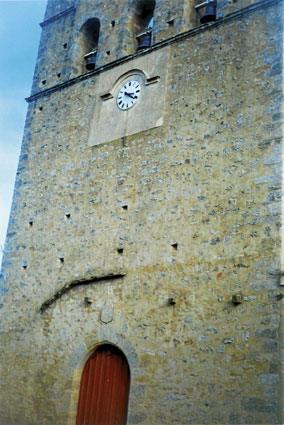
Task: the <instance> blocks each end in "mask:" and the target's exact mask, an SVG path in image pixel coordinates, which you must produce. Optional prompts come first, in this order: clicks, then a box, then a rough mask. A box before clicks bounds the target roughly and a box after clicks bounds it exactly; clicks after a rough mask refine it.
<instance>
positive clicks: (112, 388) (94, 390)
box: [76, 344, 130, 425]
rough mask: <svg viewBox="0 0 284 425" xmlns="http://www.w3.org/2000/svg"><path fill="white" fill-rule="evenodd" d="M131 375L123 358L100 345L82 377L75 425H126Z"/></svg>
mask: <svg viewBox="0 0 284 425" xmlns="http://www.w3.org/2000/svg"><path fill="white" fill-rule="evenodd" d="M129 385H130V372H129V366H128V363H127V360H126V358H125V356H124V354H123V353H122V352H121V351H120V350H119V349H118V348H116V347H114V346H112V345H108V344H105V345H101V346H100V347H99V348H98V349H97V350H96V351H95V352H94V353H93V354H92V355H91V357H90V358H89V359H88V361H87V363H86V365H85V367H84V370H83V374H82V379H81V386H80V394H79V402H78V412H77V420H76V425H125V424H126V420H127V407H128V395H129Z"/></svg>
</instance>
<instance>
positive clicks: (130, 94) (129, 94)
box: [124, 92, 135, 99]
mask: <svg viewBox="0 0 284 425" xmlns="http://www.w3.org/2000/svg"><path fill="white" fill-rule="evenodd" d="M124 94H125V96H128V97H131V99H135V97H134V93H127V92H124Z"/></svg>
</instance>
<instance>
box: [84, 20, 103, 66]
mask: <svg viewBox="0 0 284 425" xmlns="http://www.w3.org/2000/svg"><path fill="white" fill-rule="evenodd" d="M80 32H81V46H82V51H83V56H84V70H87V71H92V70H93V69H95V66H96V57H97V49H98V42H99V35H100V21H99V19H97V18H91V19H89V20H88V21H87V22H86V23H85V24H84V25H83V26H82V28H81V30H80Z"/></svg>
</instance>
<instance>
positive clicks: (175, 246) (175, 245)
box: [171, 242, 178, 250]
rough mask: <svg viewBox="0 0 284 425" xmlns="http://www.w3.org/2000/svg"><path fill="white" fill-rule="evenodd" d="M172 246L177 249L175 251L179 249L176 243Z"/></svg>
mask: <svg viewBox="0 0 284 425" xmlns="http://www.w3.org/2000/svg"><path fill="white" fill-rule="evenodd" d="M171 245H172V247H173V248H174V249H175V250H177V249H178V244H177V243H176V242H175V243H172V244H171Z"/></svg>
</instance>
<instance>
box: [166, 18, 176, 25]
mask: <svg viewBox="0 0 284 425" xmlns="http://www.w3.org/2000/svg"><path fill="white" fill-rule="evenodd" d="M167 24H168V27H173V26H174V25H175V20H174V19H171V20H170V21H168V22H167Z"/></svg>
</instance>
